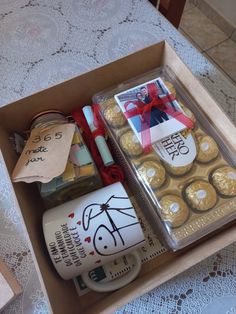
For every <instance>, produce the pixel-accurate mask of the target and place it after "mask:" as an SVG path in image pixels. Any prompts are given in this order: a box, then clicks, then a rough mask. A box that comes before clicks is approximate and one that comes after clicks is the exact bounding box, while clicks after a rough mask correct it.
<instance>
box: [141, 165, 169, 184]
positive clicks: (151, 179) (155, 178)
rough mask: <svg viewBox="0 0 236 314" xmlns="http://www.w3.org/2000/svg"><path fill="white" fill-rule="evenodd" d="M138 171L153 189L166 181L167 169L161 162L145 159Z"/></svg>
mask: <svg viewBox="0 0 236 314" xmlns="http://www.w3.org/2000/svg"><path fill="white" fill-rule="evenodd" d="M138 172H139V174H140V175H141V177H142V178H143V179H144V181H145V182H146V183H147V184H148V185H149V186H150V187H151V188H152V189H157V188H159V187H160V186H162V185H163V183H164V182H165V178H166V171H165V168H164V167H163V166H162V165H161V164H160V163H157V162H154V161H145V162H144V163H143V164H142V165H141V166H140V167H139V168H138Z"/></svg>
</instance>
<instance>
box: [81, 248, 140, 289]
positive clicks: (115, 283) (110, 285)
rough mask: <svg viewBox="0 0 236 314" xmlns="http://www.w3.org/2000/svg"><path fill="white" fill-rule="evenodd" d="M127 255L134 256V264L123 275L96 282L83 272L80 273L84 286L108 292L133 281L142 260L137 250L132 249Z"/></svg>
mask: <svg viewBox="0 0 236 314" xmlns="http://www.w3.org/2000/svg"><path fill="white" fill-rule="evenodd" d="M128 255H132V256H133V258H134V262H135V263H134V266H133V267H132V269H131V270H130V271H129V272H128V273H127V274H126V275H124V276H122V277H120V278H118V279H115V280H112V281H109V282H103V283H101V282H96V281H94V280H92V279H91V278H90V277H89V273H88V272H86V273H83V274H82V275H81V277H82V279H83V281H84V283H85V284H86V286H87V287H88V288H90V289H91V290H94V291H98V292H108V291H114V290H117V289H120V288H122V287H124V286H125V285H127V284H128V283H130V282H131V281H133V280H134V279H135V278H136V277H137V275H138V274H139V272H140V270H141V266H142V261H141V257H140V255H139V253H138V251H133V252H130V253H129V254H128Z"/></svg>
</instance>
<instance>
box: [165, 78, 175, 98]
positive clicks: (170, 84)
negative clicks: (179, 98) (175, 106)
mask: <svg viewBox="0 0 236 314" xmlns="http://www.w3.org/2000/svg"><path fill="white" fill-rule="evenodd" d="M164 84H165V85H166V87H167V88H168V89H169V91H170V93H171V94H173V95H174V96H175V97H176V89H175V88H174V85H173V84H172V83H171V82H169V81H164Z"/></svg>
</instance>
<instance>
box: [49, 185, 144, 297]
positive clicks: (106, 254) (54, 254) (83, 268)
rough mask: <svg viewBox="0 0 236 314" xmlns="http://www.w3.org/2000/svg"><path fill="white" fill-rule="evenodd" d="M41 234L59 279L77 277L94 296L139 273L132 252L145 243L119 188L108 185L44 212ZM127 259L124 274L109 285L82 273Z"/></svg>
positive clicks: (120, 187) (130, 208) (130, 279)
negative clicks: (128, 265)
mask: <svg viewBox="0 0 236 314" xmlns="http://www.w3.org/2000/svg"><path fill="white" fill-rule="evenodd" d="M43 232H44V237H45V241H46V245H47V248H48V252H49V255H50V257H51V260H52V262H53V264H54V266H55V268H56V270H57V272H58V273H59V275H60V276H61V277H62V278H63V279H71V278H74V277H76V276H78V275H81V276H82V278H83V280H84V282H85V284H86V285H87V286H88V287H89V288H91V289H92V290H96V291H112V290H116V289H118V288H121V287H122V286H124V285H126V284H127V283H129V282H130V281H132V280H133V279H134V278H135V277H136V276H137V274H138V273H139V271H140V268H141V259H140V257H139V254H138V251H137V250H136V249H137V248H138V247H140V246H142V245H143V244H144V242H145V239H144V235H143V231H142V228H141V226H140V224H139V221H138V218H137V216H136V213H135V210H134V208H133V205H132V203H131V202H130V200H129V197H128V195H127V193H126V191H125V189H124V187H123V185H122V184H121V183H119V182H118V183H114V184H112V185H109V186H106V187H104V188H102V189H99V190H97V191H94V192H92V193H89V194H87V195H84V196H82V197H80V198H77V199H75V200H73V201H70V202H67V203H65V204H62V205H60V206H57V207H55V208H52V209H50V210H48V211H46V212H45V213H44V215H43ZM126 254H131V255H132V256H133V260H134V264H133V265H134V266H133V268H132V269H131V270H130V272H129V273H127V274H126V275H124V276H123V277H121V278H119V279H115V280H113V281H111V282H106V283H98V282H95V281H93V280H92V279H91V278H90V277H89V275H88V271H90V270H92V269H94V268H96V267H98V266H101V265H104V264H106V263H108V262H111V261H113V260H115V259H116V258H118V257H120V256H123V255H126Z"/></svg>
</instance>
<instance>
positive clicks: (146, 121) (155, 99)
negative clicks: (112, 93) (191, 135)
mask: <svg viewBox="0 0 236 314" xmlns="http://www.w3.org/2000/svg"><path fill="white" fill-rule="evenodd" d="M147 90H148V95H149V97H150V98H151V102H150V103H148V104H142V102H141V101H127V102H126V103H125V104H124V108H125V110H126V111H125V112H124V115H125V117H126V119H130V118H132V117H135V116H138V115H140V116H141V118H140V120H141V141H142V146H143V148H144V151H145V152H149V151H150V149H151V134H150V117H151V111H152V108H155V107H156V108H158V109H159V110H161V111H163V112H165V113H167V114H168V115H169V116H171V117H172V118H175V119H176V120H178V121H179V122H181V123H182V124H184V125H185V126H186V127H187V128H189V129H193V128H194V122H193V121H192V120H191V119H190V118H188V117H187V116H185V115H184V114H183V113H182V112H180V111H178V110H176V109H174V108H173V107H172V106H171V105H170V104H168V103H170V102H172V101H174V100H175V97H174V95H172V94H168V95H165V96H163V97H161V98H160V97H159V96H158V89H157V86H156V84H155V83H150V84H147ZM130 103H132V104H134V105H135V106H136V108H132V109H129V110H127V107H128V105H129V104H130Z"/></svg>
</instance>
